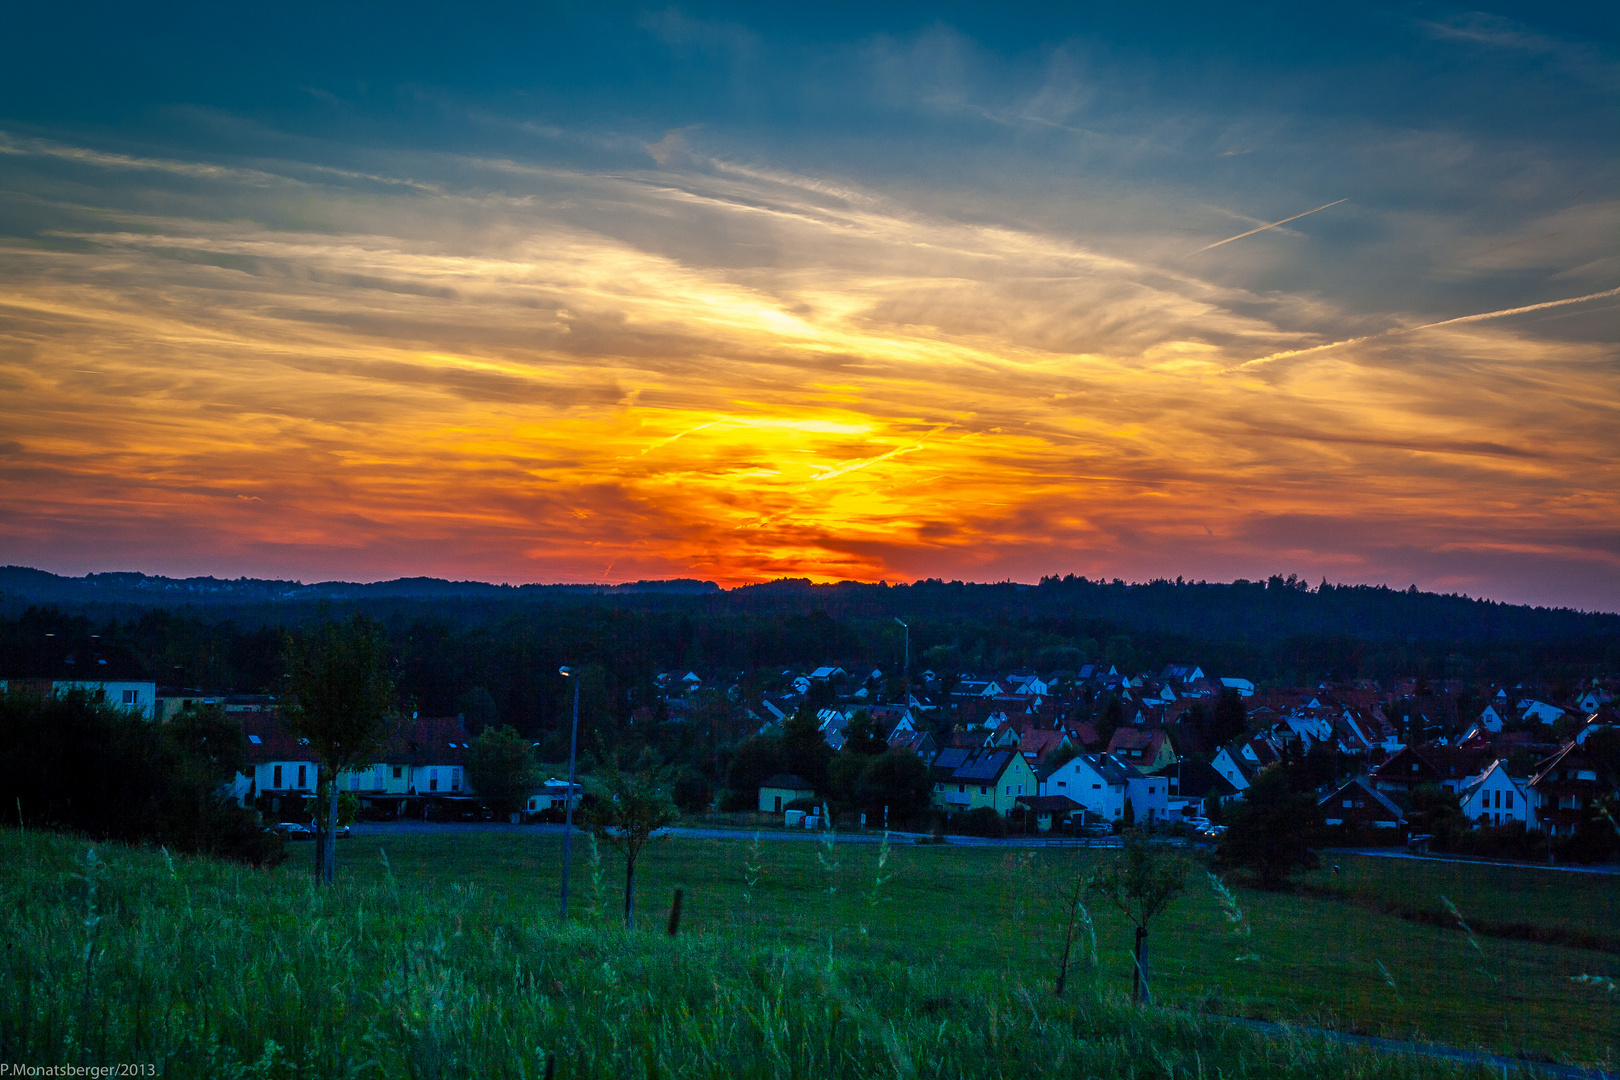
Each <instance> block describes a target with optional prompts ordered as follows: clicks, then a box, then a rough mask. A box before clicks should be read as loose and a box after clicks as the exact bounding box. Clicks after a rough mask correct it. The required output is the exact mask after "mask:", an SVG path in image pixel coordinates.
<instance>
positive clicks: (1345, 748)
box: [11, 664, 1620, 857]
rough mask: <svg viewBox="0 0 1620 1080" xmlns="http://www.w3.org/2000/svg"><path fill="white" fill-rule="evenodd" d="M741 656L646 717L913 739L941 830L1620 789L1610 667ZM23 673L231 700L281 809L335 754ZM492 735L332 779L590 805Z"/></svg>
mask: <svg viewBox="0 0 1620 1080" xmlns="http://www.w3.org/2000/svg"><path fill="white" fill-rule="evenodd" d="M744 674H745V673H735V677H734V678H733V679H730V680H728V679H725V678H724V677H722V676H719V675H714V674H711V676H710V678H709V679H705V678H704V676H701V675H699V674H698V673H697V672H694V671H687V672H679V673H674V672H672V673H665V674H662V675H660V676H659V677H658V685H659V687H660V690H661V692H662V695H663V697H662V698H661V700H660V701H659V702H658V703H657V707H656V709H654V708H652V707H646V708H643V709H642V710H640V712H639V713H638V715H637V717H636V718H634V719H639V720H640V721H641V722H642V724H643V725H651V724H654V723H663V724H668V725H675V726H680V725H684V724H696V723H699V722H700V721H699V719H698V718H697V716H696V713H695V711H694V710H695V709H696V708H697V703H698V702H700V701H701V702H704V703H705V704H704V706H703V707H704V709H705V710H706V712H707V714H708V720H707V722H708V723H710V724H713V723H714V719H713V713H714V711H715V703H716V702H719V703H721V704H720V708H721V710H722V711H723V713H724V716H725V722H726V724H727V726H728V727H729V729H730V730H732V731H735V732H737V733H738V734H740V735H742V736H743V737H745V738H750V737H751V738H753V739H755V740H769V739H772V738H779V737H780V734H781V732H782V730H783V729H784V727H785V726H786V725H788V724H789V723H790V722H792V720H793V718H794V717H796V716H797V717H800V718H801V720H800V723H801V726H802V724H803V723H804V722H806V721H808V722H811V723H813V724H814V726H815V728H816V729H817V730H818V731H819V733H820V736H821V739H822V741H823V742H824V743H825V753H826V754H830V755H837V754H838V753H839V752H840V751H845V750H852V749H853V747H852V746H851V745H850V740H851V738H852V737H855V738H860V739H862V740H864V741H865V742H866V743H867V744H870V748H869V749H868V750H867V752H868V753H870V752H871V749H879V750H882V749H887V750H888V751H892V752H895V753H897V754H901V755H906V754H912V755H915V756H916V758H917V759H918V760H919V761H920V762H921V764H922V765H923V766H925V767H926V770H927V778H928V785H929V789H930V790H929V797H928V804H927V806H926V807H921V806H911V807H898V806H897V807H895V808H894V809H895V811H896V819H897V821H898V820H899V819H904V820H905V821H906V822H907V823H909V824H912V825H913V826H914V827H916V826H917V824H918V823H919V822H920V821H922V820H923V819H924V818H926V819H927V820H928V821H930V822H932V823H933V825H932V827H933V828H934V829H935V831H937V832H939V833H941V834H943V833H945V832H951V831H969V830H968V829H966V828H964V825H965V823H967V822H972V821H976V822H978V823H979V824H978V830H979V831H980V833H981V834H984V833H983V828H984V822H985V821H986V820H987V819H988V818H990V817H991V816H992V815H993V817H994V819H998V820H999V822H1001V823H1002V824H998V825H994V826H993V832H991V833H990V834H989V835H1002V834H1003V833H1004V832H1011V833H1015V834H1021V835H1026V836H1031V835H1047V836H1098V835H1105V834H1109V833H1114V832H1118V831H1120V830H1122V829H1125V828H1131V827H1137V828H1146V829H1150V830H1153V829H1162V830H1172V831H1182V832H1188V831H1190V832H1191V833H1193V834H1197V835H1202V836H1204V837H1206V838H1214V837H1216V836H1218V835H1219V834H1220V832H1221V831H1222V826H1221V825H1220V823H1219V822H1220V819H1221V817H1222V816H1223V808H1224V807H1226V806H1228V805H1229V804H1231V803H1233V802H1234V801H1241V800H1243V799H1244V796H1245V792H1246V791H1247V790H1248V789H1249V788H1250V786H1251V785H1252V784H1253V783H1254V781H1255V779H1256V778H1257V777H1258V776H1259V775H1260V774H1261V773H1263V772H1264V771H1265V770H1267V769H1270V768H1273V767H1277V766H1284V765H1287V766H1290V767H1292V768H1294V769H1295V770H1296V772H1297V773H1301V774H1303V775H1306V776H1308V777H1309V779H1310V785H1311V789H1312V791H1313V793H1314V795H1315V798H1316V801H1317V806H1318V810H1319V815H1320V822H1319V824H1320V825H1321V826H1323V827H1325V834H1324V835H1325V836H1326V837H1327V838H1328V839H1330V840H1337V841H1338V842H1341V843H1345V844H1357V845H1377V844H1402V843H1409V844H1411V845H1412V846H1414V847H1424V846H1427V845H1428V843H1429V842H1430V841H1431V840H1432V839H1433V835H1434V833H1435V832H1436V831H1439V829H1441V828H1449V829H1451V830H1452V831H1456V830H1458V829H1465V830H1469V831H1476V832H1478V834H1479V835H1478V836H1476V837H1474V838H1472V840H1473V844H1472V847H1473V849H1475V850H1478V851H1480V852H1481V853H1485V854H1490V853H1493V850H1492V849H1493V844H1492V843H1491V842H1489V841H1490V838H1492V837H1494V838H1495V839H1496V841H1497V842H1496V843H1495V844H1494V847H1495V848H1499V849H1501V852H1502V853H1504V854H1506V853H1513V854H1518V855H1520V856H1521V857H1522V856H1523V855H1524V854H1525V853H1526V852H1528V851H1529V850H1531V848H1530V846H1529V844H1528V840H1529V839H1530V838H1534V837H1537V836H1540V837H1544V838H1545V839H1546V841H1547V844H1546V847H1545V849H1544V850H1545V851H1546V852H1549V853H1550V852H1551V851H1552V841H1554V840H1557V839H1560V838H1564V839H1568V838H1572V837H1574V836H1575V835H1576V834H1577V833H1578V832H1580V831H1581V830H1582V828H1583V826H1584V827H1588V828H1590V827H1591V823H1593V822H1595V821H1598V820H1599V817H1600V815H1603V814H1611V815H1612V809H1610V808H1609V806H1608V804H1607V803H1606V800H1612V799H1613V797H1614V796H1615V794H1616V792H1615V790H1614V782H1613V777H1614V775H1615V773H1614V770H1613V768H1612V763H1611V762H1607V761H1606V760H1599V759H1598V758H1597V757H1594V754H1593V753H1592V752H1589V750H1595V748H1597V747H1599V746H1607V745H1608V743H1609V740H1608V739H1599V740H1598V742H1597V743H1594V744H1592V747H1591V748H1589V747H1588V740H1589V739H1590V738H1591V737H1592V736H1593V735H1595V734H1597V733H1598V732H1600V731H1603V730H1604V729H1611V731H1612V730H1613V729H1615V728H1616V726H1617V724H1620V718H1617V715H1616V708H1615V699H1616V697H1617V688H1616V687H1615V686H1614V685H1613V684H1612V683H1611V682H1608V681H1604V680H1598V679H1594V680H1591V681H1589V682H1586V683H1585V684H1583V685H1580V686H1578V687H1576V688H1575V689H1574V691H1573V692H1572V693H1568V692H1566V693H1565V694H1562V695H1559V694H1556V693H1553V692H1550V691H1548V690H1545V689H1542V688H1538V687H1531V686H1522V685H1519V686H1506V685H1485V686H1472V685H1467V684H1464V683H1463V682H1461V681H1458V680H1447V681H1436V682H1433V683H1431V682H1429V681H1427V680H1424V679H1418V678H1407V679H1400V680H1394V681H1391V682H1389V683H1387V684H1384V685H1380V684H1378V683H1376V682H1374V681H1371V680H1362V681H1358V682H1356V683H1353V684H1337V685H1326V684H1324V685H1319V686H1315V687H1257V686H1256V685H1255V683H1253V682H1252V681H1250V680H1248V679H1246V678H1242V677H1232V676H1226V677H1216V676H1211V675H1209V674H1206V672H1205V671H1204V670H1203V669H1202V668H1200V667H1199V666H1197V665H1195V664H1171V665H1168V666H1166V667H1165V668H1164V669H1163V670H1162V671H1159V672H1157V673H1137V674H1125V673H1122V672H1120V671H1119V670H1118V669H1117V667H1115V666H1113V665H1107V666H1104V665H1091V664H1087V665H1082V666H1081V667H1079V668H1078V669H1076V670H1072V671H1055V672H1051V673H1047V674H1045V675H1042V674H1037V673H1035V672H1030V671H1022V672H1020V671H1015V672H1009V673H1005V674H1002V675H996V676H993V677H973V676H971V675H951V676H944V677H942V676H940V675H937V674H936V673H934V672H932V671H923V672H921V673H919V674H918V675H917V676H916V677H915V678H900V679H896V678H893V677H889V676H885V674H884V673H883V672H882V671H880V670H873V671H870V672H856V673H853V674H852V673H851V672H849V671H846V670H845V669H844V668H842V667H837V666H820V667H815V668H808V669H804V670H793V669H784V670H781V671H779V672H772V673H768V674H767V676H766V678H765V679H764V680H763V683H764V685H766V686H767V687H768V688H767V689H763V690H755V691H754V692H753V693H752V694H751V695H750V694H748V693H746V692H745V691H743V690H742V689H741V687H742V686H744V685H751V686H755V687H758V686H760V685H761V683H762V680H761V679H760V678H759V677H758V673H755V676H754V677H752V678H744ZM35 682H38V685H34V683H35ZM11 683H12V685H14V686H16V687H18V688H19V689H21V688H24V687H27V686H32V688H33V689H34V690H35V691H36V692H48V693H55V694H61V693H65V692H67V691H69V690H72V689H75V688H77V689H87V690H93V691H94V692H95V693H96V694H97V695H98V696H100V697H102V698H103V699H104V700H105V701H107V702H108V703H109V704H113V705H115V706H119V707H122V708H125V709H128V710H130V711H132V712H133V713H135V714H137V715H140V716H142V717H145V718H147V719H150V720H152V721H154V722H159V723H161V722H165V721H171V720H173V719H174V718H175V717H177V716H180V715H181V714H183V713H185V712H186V711H187V710H197V709H205V708H207V709H217V710H219V711H221V712H222V713H223V714H224V715H225V716H226V717H228V718H230V719H232V720H234V721H235V722H237V723H239V724H240V726H241V729H242V732H243V735H244V736H245V739H246V747H245V750H246V756H245V760H246V764H245V766H244V768H243V771H242V772H240V773H239V774H238V775H237V777H236V779H235V781H234V783H232V784H231V785H230V786H229V788H228V792H227V794H228V795H229V796H230V797H231V798H232V799H233V800H234V801H236V802H238V803H239V804H240V805H244V806H253V807H256V808H257V809H258V810H259V811H260V812H261V814H262V815H263V816H264V819H265V820H266V822H267V823H280V822H289V823H291V822H296V821H298V820H299V819H300V818H301V817H302V818H303V819H304V820H307V817H308V814H307V812H306V810H305V801H306V800H309V799H312V798H313V796H314V795H315V792H316V787H317V784H318V783H319V776H320V768H319V762H318V761H317V759H316V757H315V755H313V754H312V753H311V752H310V751H309V750H308V747H307V744H304V743H302V742H301V741H300V740H299V739H297V738H295V737H294V736H293V735H292V734H291V733H290V732H289V730H288V728H287V725H286V723H285V722H284V720H283V718H282V716H281V713H280V711H279V710H278V708H277V704H276V701H275V699H274V698H273V697H271V696H268V695H225V694H217V695H210V694H205V693H202V692H199V691H194V690H192V691H188V690H174V689H167V688H160V687H159V686H158V685H157V684H156V683H152V682H107V683H90V682H85V681H61V680H59V681H55V682H50V683H45V682H43V681H37V680H36V681H29V680H11ZM711 683H716V684H718V686H711V685H710V684H711ZM475 735H476V732H472V731H469V729H468V724H467V721H466V718H465V717H463V716H451V717H421V716H416V715H411V716H409V717H404V718H401V719H400V720H398V721H397V722H396V723H395V725H394V726H393V728H392V730H391V732H390V734H389V736H388V738H387V740H386V742H385V743H384V745H383V746H382V748H381V750H380V751H379V752H378V753H377V755H376V758H377V760H375V761H374V762H372V763H370V764H369V765H367V766H364V767H360V768H356V769H351V770H349V771H346V772H344V773H343V774H342V775H341V776H340V778H339V782H338V787H339V791H340V792H341V793H344V794H346V795H349V796H352V797H353V800H354V805H355V806H357V808H358V811H359V816H360V817H361V818H370V819H385V820H386V819H395V818H426V819H439V820H489V819H491V818H493V817H494V816H495V812H496V810H499V811H500V812H501V816H503V817H504V816H506V813H505V811H506V810H508V809H510V810H512V811H513V813H512V814H511V816H512V818H513V820H520V821H521V820H527V821H534V820H558V819H560V818H561V817H562V816H563V811H564V810H565V809H566V807H567V806H568V804H569V802H570V793H572V799H573V801H574V802H575V803H576V805H577V802H578V800H579V799H580V797H581V793H582V792H583V791H584V790H585V789H584V788H583V787H582V786H581V785H580V784H576V785H575V786H573V787H570V786H569V783H568V781H567V780H566V779H564V778H561V777H558V776H550V777H546V778H544V779H543V780H542V779H541V778H540V777H539V776H536V777H535V781H534V783H533V784H532V785H531V787H530V789H529V790H528V793H527V795H526V797H525V798H524V799H523V801H522V804H521V806H516V807H497V808H492V804H491V803H490V802H489V801H488V800H486V799H484V798H483V797H481V795H480V792H479V791H478V790H477V788H476V787H475V785H474V783H473V781H472V777H471V776H470V774H469V768H468V765H469V755H470V753H471V750H472V741H473V739H474V737H475ZM874 739H876V740H881V745H877V744H876V743H874V742H873V740H874ZM1602 753H1608V751H1602ZM558 771H561V770H558ZM805 771H811V770H809V769H806V770H805ZM564 775H566V774H564ZM717 779H722V778H717ZM724 779H728V780H730V781H731V782H733V783H736V784H738V785H739V786H741V785H743V784H746V785H747V790H742V791H735V790H734V791H730V792H724V791H721V790H714V791H713V793H712V794H713V801H712V803H711V804H710V805H708V806H706V807H705V806H702V805H697V806H693V805H690V804H689V805H687V806H684V807H683V809H686V810H687V811H688V812H691V811H694V810H696V811H700V812H701V811H703V810H713V809H715V808H717V807H718V806H719V804H720V803H721V802H722V801H728V802H729V808H730V809H733V810H737V809H742V810H746V811H750V812H752V815H751V817H750V818H749V820H750V821H752V822H754V823H756V824H758V823H761V822H765V823H771V824H775V825H780V826H784V827H788V826H799V827H802V826H809V827H818V826H820V827H827V826H829V825H830V824H833V823H834V822H835V821H836V822H837V824H839V826H840V827H854V826H857V825H859V826H865V825H866V824H867V822H866V820H865V818H864V817H860V818H858V819H857V818H856V817H855V816H853V815H851V816H847V817H846V818H845V819H842V820H840V819H837V818H831V817H830V816H829V815H832V814H836V812H837V808H836V807H835V806H834V805H830V803H835V802H836V801H837V800H836V799H835V798H832V797H831V796H833V794H834V793H832V792H830V791H828V790H826V788H827V783H826V781H825V778H824V777H823V778H822V782H821V783H820V784H818V783H817V782H816V780H813V779H807V778H805V777H804V776H801V775H798V774H797V773H794V772H791V771H787V772H773V773H772V774H771V775H768V776H754V777H752V778H745V779H742V780H739V779H738V770H737V769H736V768H735V767H734V768H733V769H732V770H731V773H730V776H729V777H725V778H724ZM756 785H757V786H756ZM1441 793H1443V795H1442V794H1441ZM888 809H889V808H888V807H884V821H883V822H882V824H887V818H888V814H887V811H888ZM874 810H875V808H874ZM879 824H880V823H879V822H878V821H876V820H874V821H873V822H871V825H872V826H873V827H877V826H878V825H879ZM1537 850H1541V849H1537Z"/></svg>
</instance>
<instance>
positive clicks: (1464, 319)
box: [1231, 288, 1620, 371]
mask: <svg viewBox="0 0 1620 1080" xmlns="http://www.w3.org/2000/svg"><path fill="white" fill-rule="evenodd" d="M1611 296H1620V288H1615V289H1606V290H1605V291H1603V292H1595V293H1587V294H1586V295H1585V296H1569V297H1565V298H1564V299H1562V300H1545V301H1543V302H1541V303H1539V304H1526V305H1525V306H1524V307H1515V308H1503V309H1502V310H1500V311H1482V312H1480V313H1479V314H1477V315H1459V316H1457V317H1456V318H1455V319H1441V320H1440V321H1439V322H1432V323H1423V324H1422V325H1420V326H1397V327H1393V328H1391V329H1389V330H1380V331H1378V332H1377V333H1376V334H1363V335H1361V336H1360V337H1353V338H1345V339H1344V340H1343V341H1330V342H1328V343H1327V344H1325V345H1311V346H1309V347H1307V348H1304V349H1286V350H1284V351H1283V352H1275V353H1272V354H1270V355H1269V356H1260V357H1256V358H1255V359H1253V360H1245V361H1244V362H1243V363H1241V364H1239V365H1238V366H1237V367H1235V368H1232V369H1231V370H1233V371H1242V370H1243V369H1244V368H1247V367H1257V366H1259V365H1261V364H1269V363H1271V362H1272V361H1274V360H1287V359H1289V358H1290V357H1294V356H1303V355H1305V354H1306V353H1313V352H1322V351H1324V350H1326V349H1337V348H1339V347H1340V346H1343V345H1359V344H1361V343H1362V342H1363V341H1371V340H1373V339H1374V338H1384V337H1395V336H1397V335H1400V334H1415V333H1417V332H1418V331H1419V330H1433V329H1434V328H1435V327H1437V326H1453V325H1455V324H1457V323H1471V322H1483V321H1484V320H1486V319H1502V318H1506V317H1507V316H1509V315H1523V314H1525V313H1526V312H1530V311H1545V310H1547V309H1548V308H1558V307H1568V306H1569V305H1570V304H1584V303H1586V302H1587V301H1588V300H1606V299H1608V298H1609V297H1611Z"/></svg>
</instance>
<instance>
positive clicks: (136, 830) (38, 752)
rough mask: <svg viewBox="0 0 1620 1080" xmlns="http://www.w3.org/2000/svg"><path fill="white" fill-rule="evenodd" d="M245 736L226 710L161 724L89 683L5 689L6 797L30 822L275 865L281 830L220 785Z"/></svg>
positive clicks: (0, 763) (0, 706) (2, 769)
mask: <svg viewBox="0 0 1620 1080" xmlns="http://www.w3.org/2000/svg"><path fill="white" fill-rule="evenodd" d="M245 742H246V740H245V739H244V738H243V737H242V730H241V726H240V725H237V724H234V723H233V722H231V721H229V720H225V719H224V718H223V717H222V716H220V715H217V714H198V715H188V716H185V717H183V718H181V719H177V720H176V721H174V722H173V723H170V724H155V723H153V722H152V721H150V720H144V719H142V718H141V717H139V716H136V715H134V714H132V713H129V712H126V711H124V710H122V709H117V708H114V707H112V706H110V705H106V704H104V703H102V702H100V701H98V700H94V699H92V698H91V697H90V695H88V694H86V693H84V692H82V691H74V692H72V693H69V694H65V695H62V696H61V697H38V696H35V695H30V694H25V693H20V692H17V691H15V690H13V691H10V692H8V693H6V694H5V695H4V696H3V697H0V805H4V806H9V807H14V808H15V811H14V812H15V813H16V814H17V815H18V816H19V817H20V819H21V821H22V823H23V824H25V825H26V826H27V827H28V828H44V829H55V830H60V831H63V832H75V833H81V834H83V835H86V836H90V837H93V838H95V839H100V840H121V841H124V842H126V843H143V842H144V843H152V844H163V845H165V846H166V847H168V848H171V849H173V850H175V851H183V852H201V853H205V854H212V855H221V856H225V857H227V858H233V859H239V860H241V861H244V862H249V863H253V864H255V865H264V864H273V863H276V862H280V861H281V858H282V846H281V839H280V838H279V837H277V836H274V835H273V834H267V833H265V831H264V827H263V824H262V822H261V820H260V817H259V815H258V813H256V812H255V811H253V810H248V809H244V808H243V807H240V806H238V805H237V804H236V803H234V802H232V801H231V800H230V799H228V798H226V797H224V796H223V795H221V794H220V788H221V786H222V785H224V784H226V783H228V782H229V781H230V780H231V779H232V778H234V777H235V775H236V773H237V772H238V771H239V770H240V769H241V768H242V767H243V766H242V753H243V751H242V745H243V744H244V743H245Z"/></svg>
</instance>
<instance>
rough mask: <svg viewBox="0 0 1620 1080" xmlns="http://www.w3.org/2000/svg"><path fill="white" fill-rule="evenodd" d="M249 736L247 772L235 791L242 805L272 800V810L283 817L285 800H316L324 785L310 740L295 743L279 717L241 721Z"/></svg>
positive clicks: (264, 715) (254, 715)
mask: <svg viewBox="0 0 1620 1080" xmlns="http://www.w3.org/2000/svg"><path fill="white" fill-rule="evenodd" d="M241 724H242V734H243V735H245V736H247V749H246V753H245V754H244V755H243V758H244V764H245V765H246V767H247V772H246V773H244V774H240V775H238V777H237V780H236V783H235V785H234V786H233V787H232V791H233V792H235V793H236V797H237V799H238V800H239V801H240V802H243V803H246V802H248V801H254V800H258V799H261V798H264V799H268V801H269V804H270V805H269V810H270V811H271V812H272V813H279V812H280V811H281V807H282V800H283V799H289V798H298V799H302V798H303V797H305V796H311V797H313V796H314V794H315V789H316V785H317V784H318V783H319V781H320V763H319V762H318V761H317V760H316V758H315V755H314V754H313V753H311V752H310V749H309V743H308V742H307V741H306V740H302V739H295V738H294V737H293V735H292V733H291V732H289V731H288V730H287V725H286V724H285V723H284V722H283V721H282V719H281V716H280V715H279V714H278V713H248V714H245V715H243V716H242V717H241Z"/></svg>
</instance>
